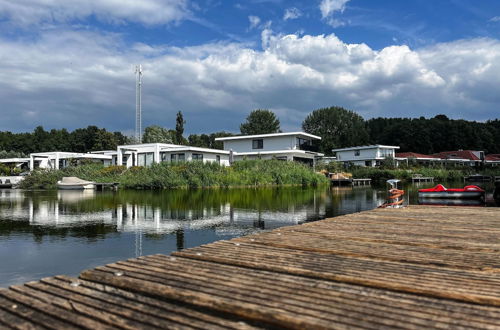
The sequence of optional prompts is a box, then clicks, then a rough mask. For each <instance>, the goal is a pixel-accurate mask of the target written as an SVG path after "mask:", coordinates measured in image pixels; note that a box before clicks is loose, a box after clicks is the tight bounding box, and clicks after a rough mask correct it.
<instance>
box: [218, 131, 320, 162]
mask: <svg viewBox="0 0 500 330" xmlns="http://www.w3.org/2000/svg"><path fill="white" fill-rule="evenodd" d="M319 140H321V138H320V137H319V136H316V135H312V134H309V133H304V132H290V133H273V134H259V135H242V136H230V137H222V138H216V139H215V141H222V142H223V143H224V150H226V151H228V152H232V153H233V159H234V160H235V161H237V160H241V159H255V158H262V159H272V158H275V159H279V160H287V161H298V162H302V163H306V164H309V165H314V163H315V159H316V158H318V157H321V156H323V154H321V153H319V152H316V151H315V150H316V149H315V146H314V145H313V141H319Z"/></svg>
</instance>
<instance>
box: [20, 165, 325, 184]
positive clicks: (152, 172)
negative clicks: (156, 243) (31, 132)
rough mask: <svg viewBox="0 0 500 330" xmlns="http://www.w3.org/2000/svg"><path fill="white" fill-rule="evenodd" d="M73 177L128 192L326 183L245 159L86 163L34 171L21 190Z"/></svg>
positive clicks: (298, 169)
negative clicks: (133, 164)
mask: <svg viewBox="0 0 500 330" xmlns="http://www.w3.org/2000/svg"><path fill="white" fill-rule="evenodd" d="M65 176H76V177H78V178H81V179H84V180H88V181H94V182H118V183H120V187H121V188H129V189H175V188H209V187H241V186H251V187H255V186H271V185H278V186H280V185H305V186H316V185H319V184H326V183H328V180H327V179H326V178H325V177H324V176H322V175H319V174H317V173H315V172H313V171H312V170H311V169H310V168H308V167H306V166H304V165H301V164H299V163H295V162H283V161H279V160H244V161H239V162H235V163H234V164H233V166H231V167H224V166H220V165H219V164H216V163H202V162H185V163H173V164H172V163H160V164H154V165H152V166H148V167H132V168H129V169H126V168H125V167H123V166H110V167H103V166H102V165H97V164H88V165H82V166H77V167H67V168H64V169H61V170H36V171H33V172H32V173H31V174H30V175H28V176H26V178H25V180H24V181H23V182H22V183H21V186H20V188H22V189H52V188H55V187H56V183H57V181H58V180H60V179H61V178H62V177H65Z"/></svg>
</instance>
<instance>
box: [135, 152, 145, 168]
mask: <svg viewBox="0 0 500 330" xmlns="http://www.w3.org/2000/svg"><path fill="white" fill-rule="evenodd" d="M137 166H146V154H137Z"/></svg>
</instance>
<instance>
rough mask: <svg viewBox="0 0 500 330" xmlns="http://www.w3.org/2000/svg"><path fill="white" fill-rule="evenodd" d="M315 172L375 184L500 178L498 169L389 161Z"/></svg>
mask: <svg viewBox="0 0 500 330" xmlns="http://www.w3.org/2000/svg"><path fill="white" fill-rule="evenodd" d="M316 170H317V171H325V172H329V173H339V172H348V173H351V174H352V177H353V178H354V179H372V180H373V181H375V182H384V181H386V180H389V179H399V180H403V181H408V182H411V178H412V177H413V176H416V175H421V176H423V177H433V178H434V181H462V180H463V178H464V177H465V176H469V175H472V174H481V175H487V176H500V167H487V168H482V169H478V168H473V167H470V166H463V167H456V166H454V167H445V166H435V167H424V166H418V165H415V166H408V165H404V164H402V165H401V166H400V167H395V165H394V163H393V161H392V160H391V159H387V160H385V161H383V162H382V164H381V166H380V167H361V166H349V167H347V168H345V167H344V166H343V164H342V163H341V162H330V163H328V164H319V165H317V166H316Z"/></svg>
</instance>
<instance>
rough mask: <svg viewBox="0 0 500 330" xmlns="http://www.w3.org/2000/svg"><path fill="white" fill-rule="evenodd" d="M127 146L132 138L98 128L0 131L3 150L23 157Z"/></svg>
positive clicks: (0, 142) (0, 143) (0, 146)
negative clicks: (39, 153) (35, 154)
mask: <svg viewBox="0 0 500 330" xmlns="http://www.w3.org/2000/svg"><path fill="white" fill-rule="evenodd" d="M127 143H128V139H127V137H126V136H124V135H123V134H122V133H120V132H108V131H106V129H104V128H98V127H96V126H88V127H87V128H79V129H76V130H74V131H73V132H68V130H66V129H64V128H63V129H59V130H58V129H52V130H50V131H46V130H44V129H43V127H42V126H38V127H37V128H35V130H34V131H33V132H32V133H12V132H0V150H6V151H7V152H9V151H14V152H16V153H21V154H30V153H33V152H44V151H69V152H89V151H96V150H114V149H116V146H117V145H120V144H127ZM2 156H3V157H5V156H6V155H5V154H4V155H2ZM5 158H9V157H5Z"/></svg>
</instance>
